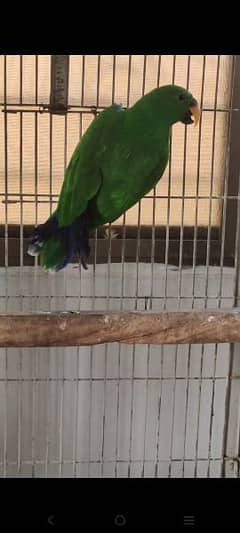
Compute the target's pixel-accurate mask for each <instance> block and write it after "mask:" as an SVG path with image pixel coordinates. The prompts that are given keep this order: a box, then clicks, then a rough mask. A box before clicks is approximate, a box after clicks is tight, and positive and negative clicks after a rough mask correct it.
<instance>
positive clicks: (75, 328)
mask: <svg viewBox="0 0 240 533" xmlns="http://www.w3.org/2000/svg"><path fill="white" fill-rule="evenodd" d="M109 342H121V343H127V344H198V343H206V344H207V343H225V342H226V343H229V342H240V308H234V309H231V310H229V309H225V310H224V309H217V310H216V309H205V310H203V311H202V310H201V311H199V310H193V311H177V312H168V311H162V312H160V313H152V312H150V311H149V312H147V313H146V312H145V313H141V312H118V313H117V312H104V311H88V312H87V311H85V312H60V313H40V314H25V313H21V314H18V313H16V314H0V346H1V347H27V346H29V347H31V346H32V347H34V346H39V347H40V346H92V345H96V344H105V343H109Z"/></svg>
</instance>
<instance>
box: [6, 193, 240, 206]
mask: <svg viewBox="0 0 240 533" xmlns="http://www.w3.org/2000/svg"><path fill="white" fill-rule="evenodd" d="M1 195H4V193H1V192H0V196H1ZM8 196H17V197H19V198H22V200H1V203H2V204H19V203H24V204H35V203H36V198H39V197H47V198H48V199H49V198H56V200H53V202H52V203H57V202H58V198H59V195H58V194H50V193H49V194H38V195H36V196H35V195H34V194H31V193H10V194H8ZM25 196H26V197H30V198H34V199H33V200H24V197H25ZM152 199H158V200H168V196H166V195H163V194H162V195H160V194H159V195H157V194H156V195H155V196H153V195H148V196H144V200H152ZM183 199H185V200H196V196H193V195H191V196H190V195H187V194H186V195H184V196H182V195H180V194H179V195H172V196H171V197H170V200H183ZM211 199H212V200H224V199H226V200H237V201H240V196H238V195H236V196H224V195H212V196H211ZM198 200H209V196H198ZM38 203H39V204H40V203H41V204H44V203H49V201H48V200H38Z"/></svg>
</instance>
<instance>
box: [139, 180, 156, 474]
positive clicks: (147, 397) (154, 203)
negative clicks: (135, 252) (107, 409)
mask: <svg viewBox="0 0 240 533" xmlns="http://www.w3.org/2000/svg"><path fill="white" fill-rule="evenodd" d="M155 225H156V187H154V190H153V220H152V243H151V286H150V297H149V307H150V309H151V310H152V303H153V278H154V256H155ZM150 346H151V345H150V344H148V346H147V379H146V406H145V420H144V442H143V467H142V477H144V474H145V461H146V438H147V415H148V399H149V365H150Z"/></svg>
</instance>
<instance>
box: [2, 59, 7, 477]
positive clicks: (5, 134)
mask: <svg viewBox="0 0 240 533" xmlns="http://www.w3.org/2000/svg"><path fill="white" fill-rule="evenodd" d="M6 110H7V56H6V55H5V56H4V111H5V113H4V161H5V279H6V283H5V309H6V313H7V311H8V121H7V119H8V115H7V113H6ZM4 396H5V404H4V407H5V408H4V443H3V475H4V477H6V476H7V468H8V453H7V452H8V438H7V433H8V410H7V407H8V350H7V348H6V349H5V383H4Z"/></svg>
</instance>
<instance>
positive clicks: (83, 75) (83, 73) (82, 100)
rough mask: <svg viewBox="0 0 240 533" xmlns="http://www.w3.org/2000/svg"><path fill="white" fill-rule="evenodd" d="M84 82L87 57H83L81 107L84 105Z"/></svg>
mask: <svg viewBox="0 0 240 533" xmlns="http://www.w3.org/2000/svg"><path fill="white" fill-rule="evenodd" d="M84 82H85V56H82V95H81V106H82V107H83V105H84Z"/></svg>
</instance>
